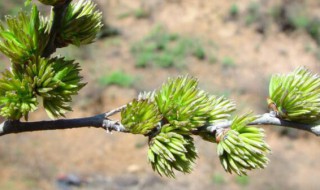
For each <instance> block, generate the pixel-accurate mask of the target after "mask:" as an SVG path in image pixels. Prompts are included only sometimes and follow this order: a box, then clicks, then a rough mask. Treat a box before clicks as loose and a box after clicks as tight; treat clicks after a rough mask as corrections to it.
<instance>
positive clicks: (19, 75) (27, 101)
mask: <svg viewBox="0 0 320 190" xmlns="http://www.w3.org/2000/svg"><path fill="white" fill-rule="evenodd" d="M40 2H42V3H44V4H46V5H52V6H57V5H60V4H64V3H66V0H40ZM69 2H70V1H68V3H69ZM29 3H30V1H29ZM66 5H68V6H67V9H66V14H65V16H64V17H63V18H62V20H61V22H62V26H61V28H62V29H61V30H59V31H55V34H56V35H55V36H56V38H55V39H54V40H53V42H54V47H55V48H59V47H64V46H66V45H68V44H74V45H82V44H88V43H91V42H93V39H94V37H95V36H96V35H97V33H98V31H99V29H100V27H101V13H100V12H99V11H96V10H95V6H94V4H93V3H92V2H91V1H78V2H75V3H71V4H66ZM54 14H55V13H54V12H52V16H51V17H52V18H54V16H53V15H54ZM54 22H55V21H54V20H52V19H51V20H49V19H47V18H45V17H42V16H41V15H40V13H39V11H38V9H37V6H36V5H33V6H32V10H31V12H30V14H28V13H26V12H23V11H21V12H19V13H18V15H17V16H15V17H11V16H7V17H6V19H5V22H2V23H0V51H1V52H2V53H3V54H4V55H6V56H7V57H8V58H10V61H11V66H10V68H9V69H7V70H6V71H4V72H3V75H2V78H1V79H0V115H2V116H3V117H5V118H7V119H12V120H19V119H20V118H21V117H24V118H25V119H27V118H28V114H29V113H30V112H33V111H35V110H36V109H37V108H38V105H39V101H42V105H43V106H44V108H45V110H46V111H47V113H48V115H49V116H50V117H51V118H55V117H58V116H64V114H65V113H66V112H67V111H70V110H71V107H70V102H71V101H72V95H76V94H77V93H78V91H79V90H80V89H81V88H82V87H83V86H84V85H85V84H84V83H82V82H81V79H82V78H81V76H80V67H79V64H78V63H76V62H75V61H74V60H67V59H65V58H63V57H50V56H47V55H46V56H44V55H45V54H46V52H45V51H46V47H47V46H48V45H49V42H50V40H51V41H52V39H51V38H53V37H52V35H50V33H51V31H52V29H53V27H54V26H53V23H54ZM61 44H63V45H61Z"/></svg>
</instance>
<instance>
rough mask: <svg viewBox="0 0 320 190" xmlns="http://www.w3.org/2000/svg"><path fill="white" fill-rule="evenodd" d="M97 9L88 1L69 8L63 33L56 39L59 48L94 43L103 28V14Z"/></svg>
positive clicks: (63, 21) (63, 24) (81, 0)
mask: <svg viewBox="0 0 320 190" xmlns="http://www.w3.org/2000/svg"><path fill="white" fill-rule="evenodd" d="M95 8H96V5H95V4H94V3H93V2H92V1H88V0H80V1H78V2H76V3H71V4H70V5H69V6H68V8H67V10H66V13H65V16H64V17H63V20H62V25H61V31H60V32H59V33H58V34H57V37H56V44H57V46H58V47H66V46H68V45H69V44H73V45H76V46H80V45H85V44H90V43H92V42H93V41H94V39H95V38H96V36H97V34H98V32H99V31H100V29H101V27H102V23H101V19H102V13H101V12H100V11H96V10H95Z"/></svg>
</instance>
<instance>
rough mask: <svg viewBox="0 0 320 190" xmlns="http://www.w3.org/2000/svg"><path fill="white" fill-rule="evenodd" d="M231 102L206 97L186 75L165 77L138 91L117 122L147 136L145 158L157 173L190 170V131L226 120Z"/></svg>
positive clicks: (191, 146) (191, 156)
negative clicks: (149, 88)
mask: <svg viewBox="0 0 320 190" xmlns="http://www.w3.org/2000/svg"><path fill="white" fill-rule="evenodd" d="M234 110H235V105H234V104H233V103H232V102H231V101H229V100H227V99H224V98H217V97H215V96H209V95H208V94H207V93H205V92H204V91H202V90H200V89H199V88H198V81H197V80H196V79H194V78H192V77H189V76H181V77H177V78H174V79H169V80H168V82H166V83H165V84H163V86H162V88H161V89H159V90H158V91H156V92H150V93H142V94H140V95H139V98H138V100H134V101H133V102H131V103H129V104H128V105H127V108H126V109H125V110H123V111H122V112H121V117H122V120H121V123H122V124H123V125H124V126H125V127H126V129H127V130H128V131H129V132H131V133H134V134H143V135H147V136H149V138H150V141H149V152H148V158H149V161H150V163H151V165H152V168H153V169H154V170H155V171H157V172H158V173H159V174H160V175H166V176H169V177H174V176H175V175H174V170H177V171H181V172H184V173H189V172H191V170H192V168H193V163H194V160H195V158H196V156H197V154H196V151H195V147H194V143H193V139H192V138H191V136H190V135H191V134H192V132H193V131H195V130H197V129H198V128H199V127H202V126H204V125H206V124H208V123H215V122H218V121H222V120H226V119H227V118H228V117H229V116H230V113H231V112H232V111H234Z"/></svg>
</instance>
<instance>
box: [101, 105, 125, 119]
mask: <svg viewBox="0 0 320 190" xmlns="http://www.w3.org/2000/svg"><path fill="white" fill-rule="evenodd" d="M126 108H127V105H124V106H121V107H119V108H116V109H114V110H111V111H109V112H107V113H106V114H105V117H106V118H107V117H110V116H112V115H115V114H117V113H119V112H121V111H122V110H124V109H126Z"/></svg>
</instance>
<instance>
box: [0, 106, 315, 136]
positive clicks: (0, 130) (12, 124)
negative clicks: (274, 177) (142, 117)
mask: <svg viewBox="0 0 320 190" xmlns="http://www.w3.org/2000/svg"><path fill="white" fill-rule="evenodd" d="M124 108H125V107H124V106H122V107H119V108H117V109H115V110H112V111H110V112H107V113H103V114H99V115H95V116H92V117H84V118H75V119H58V120H50V121H36V122H21V121H18V120H14V121H11V120H7V121H4V122H3V123H2V124H0V136H3V135H7V134H12V133H23V132H32V131H45V130H61V129H75V128H83V127H95V128H102V129H105V130H107V131H108V132H111V131H118V132H124V133H127V132H128V131H127V130H126V129H125V127H124V126H123V125H122V124H121V123H120V122H119V121H114V120H111V119H108V117H109V116H111V115H114V114H116V113H118V112H120V111H121V110H122V109H124ZM231 124H232V121H225V122H220V123H216V124H214V125H209V126H203V127H202V128H201V129H200V130H204V131H207V132H210V133H214V132H219V131H221V130H224V129H227V128H230V126H231ZM249 125H275V126H281V127H289V128H294V129H299V130H304V131H308V132H311V133H313V134H315V135H317V136H320V124H304V123H297V122H292V121H285V120H282V119H279V118H277V117H275V116H274V115H273V114H272V113H266V114H263V115H261V116H259V117H258V118H257V119H256V120H254V121H253V122H251V123H249Z"/></svg>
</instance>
